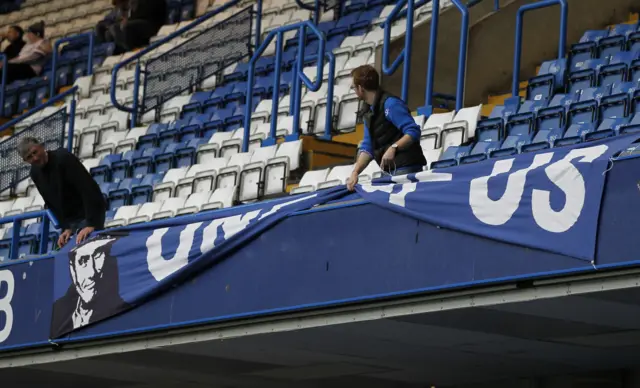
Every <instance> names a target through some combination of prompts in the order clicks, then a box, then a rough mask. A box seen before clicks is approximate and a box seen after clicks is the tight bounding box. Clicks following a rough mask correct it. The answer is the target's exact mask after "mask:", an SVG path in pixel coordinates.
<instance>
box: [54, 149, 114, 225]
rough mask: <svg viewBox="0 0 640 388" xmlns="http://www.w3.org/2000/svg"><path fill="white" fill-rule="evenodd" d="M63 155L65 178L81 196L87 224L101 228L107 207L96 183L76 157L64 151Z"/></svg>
mask: <svg viewBox="0 0 640 388" xmlns="http://www.w3.org/2000/svg"><path fill="white" fill-rule="evenodd" d="M64 155H65V157H64V166H65V174H66V178H67V179H66V180H67V182H69V184H71V185H73V186H75V187H76V188H77V191H78V192H79V193H80V195H81V196H82V204H83V206H84V214H85V217H86V220H87V224H88V225H89V226H93V227H94V228H102V227H103V226H104V219H105V213H106V211H107V209H106V205H105V203H104V197H103V196H102V193H101V192H100V188H99V187H98V184H97V183H96V182H95V181H94V180H93V178H92V177H91V175H90V174H89V172H88V171H87V170H86V169H85V168H84V166H83V165H82V163H80V160H78V158H76V157H75V156H74V155H72V154H70V153H68V152H65V154H64Z"/></svg>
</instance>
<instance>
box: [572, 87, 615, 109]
mask: <svg viewBox="0 0 640 388" xmlns="http://www.w3.org/2000/svg"><path fill="white" fill-rule="evenodd" d="M610 92H611V85H609V86H600V87H593V88H586V89H582V90H579V91H578V92H577V95H578V96H579V98H578V101H579V102H590V101H593V102H595V103H596V104H599V103H600V101H602V99H603V98H604V97H608V96H609V95H610V94H611V93H610Z"/></svg>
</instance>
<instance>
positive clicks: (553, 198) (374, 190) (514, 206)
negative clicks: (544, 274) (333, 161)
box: [358, 136, 637, 261]
mask: <svg viewBox="0 0 640 388" xmlns="http://www.w3.org/2000/svg"><path fill="white" fill-rule="evenodd" d="M636 139H637V136H627V137H622V138H613V139H608V140H605V141H601V142H593V143H584V144H581V145H578V146H575V147H563V148H555V149H550V150H548V151H545V152H538V153H531V154H520V155H517V156H513V157H511V158H506V159H500V160H490V161H487V162H483V163H475V164H469V165H462V166H458V167H453V168H448V169H441V170H435V171H425V172H420V173H417V174H410V175H405V176H399V177H391V178H388V179H385V180H382V181H376V182H375V183H372V184H369V185H363V186H360V187H358V192H359V193H360V194H361V195H362V197H363V198H364V199H365V200H367V201H370V202H372V203H375V204H378V205H381V206H384V207H387V208H389V209H392V210H394V211H398V212H401V213H403V214H407V215H409V216H411V217H415V218H417V219H420V220H423V221H426V222H429V223H433V224H435V225H438V226H442V227H446V228H451V229H455V230H460V231H464V232H468V233H472V234H475V235H478V236H483V237H488V238H491V239H495V240H499V241H504V242H509V243H515V244H519V245H523V246H527V247H531V248H537V249H542V250H546V251H550V252H554V253H560V254H563V255H567V256H571V257H574V258H578V259H583V260H588V261H593V260H594V257H595V247H596V231H597V228H598V216H599V214H600V202H601V199H602V193H603V190H604V183H605V172H606V170H607V166H608V164H609V163H612V161H611V158H612V157H613V156H614V155H615V154H616V153H617V152H619V151H620V150H622V149H624V148H626V147H627V146H628V145H629V144H631V143H632V142H633V141H635V140H636Z"/></svg>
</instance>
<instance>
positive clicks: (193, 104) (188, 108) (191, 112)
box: [182, 92, 212, 118]
mask: <svg viewBox="0 0 640 388" xmlns="http://www.w3.org/2000/svg"><path fill="white" fill-rule="evenodd" d="M211 94H212V93H211V92H196V93H194V94H193V95H192V96H191V100H190V101H189V103H188V104H187V105H185V106H183V107H182V117H187V118H191V117H193V116H195V115H197V114H199V113H200V112H202V105H203V104H204V103H205V101H207V100H208V99H209V98H211Z"/></svg>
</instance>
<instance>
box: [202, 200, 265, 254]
mask: <svg viewBox="0 0 640 388" xmlns="http://www.w3.org/2000/svg"><path fill="white" fill-rule="evenodd" d="M260 211H261V210H254V211H250V212H247V213H244V214H238V215H235V216H231V217H225V218H219V219H217V220H213V221H211V223H210V224H209V225H207V226H206V227H205V228H204V231H203V232H202V244H201V245H200V251H201V252H202V253H204V252H208V251H210V250H211V249H213V248H214V247H215V246H216V239H217V238H218V227H219V226H220V225H222V231H223V233H224V239H225V240H226V239H228V238H230V237H231V236H233V235H234V234H236V233H238V232H240V231H241V230H243V229H245V228H246V227H247V226H249V223H250V222H251V221H252V220H253V219H254V218H256V217H257V216H258V214H260Z"/></svg>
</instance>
